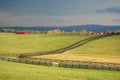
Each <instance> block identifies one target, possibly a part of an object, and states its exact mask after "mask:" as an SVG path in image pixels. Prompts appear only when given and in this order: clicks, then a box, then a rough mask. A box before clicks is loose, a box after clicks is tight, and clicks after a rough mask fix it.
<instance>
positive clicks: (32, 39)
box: [0, 33, 90, 54]
mask: <svg viewBox="0 0 120 80" xmlns="http://www.w3.org/2000/svg"><path fill="white" fill-rule="evenodd" d="M89 37H90V36H89ZM85 38H88V36H87V37H86V36H81V37H80V36H78V35H67V34H66V35H65V34H61V35H60V34H59V35H57V34H55V35H48V34H38V35H37V34H29V35H16V34H11V33H9V34H8V33H0V53H4V54H7V53H29V52H41V51H51V50H55V49H59V48H62V47H65V46H67V45H70V44H72V43H74V42H76V41H79V40H82V39H85Z"/></svg>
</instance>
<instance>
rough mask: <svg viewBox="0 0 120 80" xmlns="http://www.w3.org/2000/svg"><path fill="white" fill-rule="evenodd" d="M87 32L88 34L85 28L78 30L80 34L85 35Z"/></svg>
mask: <svg viewBox="0 0 120 80" xmlns="http://www.w3.org/2000/svg"><path fill="white" fill-rule="evenodd" d="M87 34H88V32H87V30H85V29H83V30H81V31H80V35H87Z"/></svg>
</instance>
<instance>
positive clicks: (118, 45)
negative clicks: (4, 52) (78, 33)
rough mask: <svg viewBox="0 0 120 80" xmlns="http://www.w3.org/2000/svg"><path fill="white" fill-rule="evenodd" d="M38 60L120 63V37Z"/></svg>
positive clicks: (91, 43) (104, 39)
mask: <svg viewBox="0 0 120 80" xmlns="http://www.w3.org/2000/svg"><path fill="white" fill-rule="evenodd" d="M36 58H50V59H63V60H64V59H67V60H81V61H93V62H110V63H120V35H115V36H110V37H105V38H102V39H98V40H94V41H91V42H89V43H87V44H85V45H83V46H80V47H77V48H75V49H72V50H69V51H66V52H64V53H62V54H54V55H43V56H36Z"/></svg>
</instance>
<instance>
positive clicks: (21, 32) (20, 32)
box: [16, 31, 28, 34]
mask: <svg viewBox="0 0 120 80" xmlns="http://www.w3.org/2000/svg"><path fill="white" fill-rule="evenodd" d="M16 34H28V32H27V31H19V32H16Z"/></svg>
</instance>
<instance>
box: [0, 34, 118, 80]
mask: <svg viewBox="0 0 120 80" xmlns="http://www.w3.org/2000/svg"><path fill="white" fill-rule="evenodd" d="M92 36H94V35H90V36H80V35H70V34H52V35H48V34H28V35H16V34H12V33H0V54H11V53H15V54H20V53H31V52H44V51H51V50H56V49H59V48H63V47H66V46H69V45H70V44H73V43H75V42H77V41H80V40H83V39H87V38H89V37H92ZM119 41H120V35H115V36H110V37H104V38H102V39H98V40H94V41H91V42H88V43H86V44H84V45H82V46H79V47H77V48H75V49H71V50H69V51H66V52H64V53H60V54H50V55H42V56H34V57H32V58H47V59H63V60H81V61H93V62H110V63H120V42H119ZM119 74H120V72H117V71H107V70H92V69H77V68H63V67H55V66H42V65H31V64H22V63H14V62H6V61H1V60H0V80H119V79H120V75H119Z"/></svg>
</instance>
